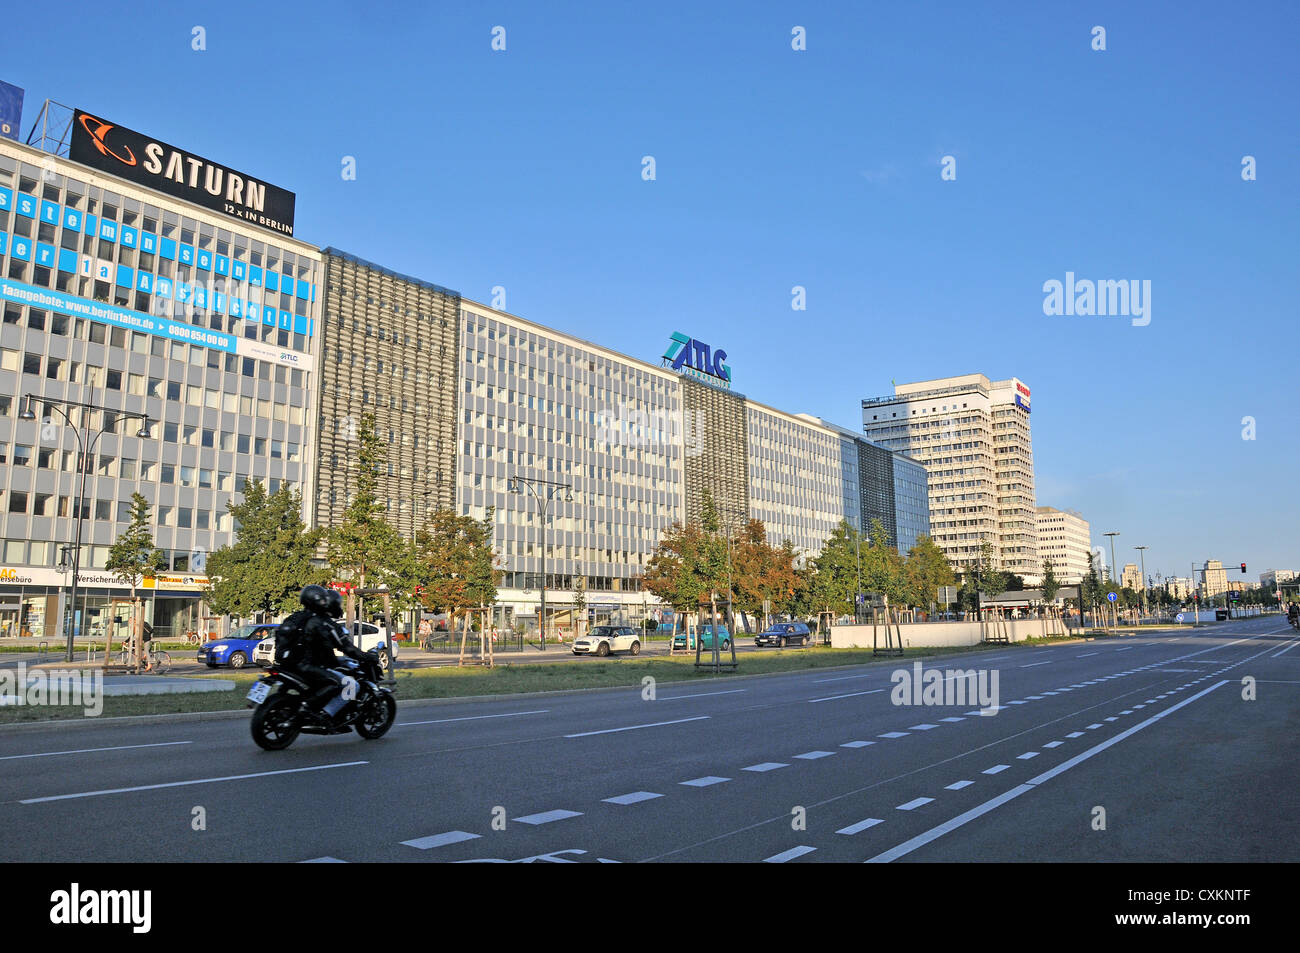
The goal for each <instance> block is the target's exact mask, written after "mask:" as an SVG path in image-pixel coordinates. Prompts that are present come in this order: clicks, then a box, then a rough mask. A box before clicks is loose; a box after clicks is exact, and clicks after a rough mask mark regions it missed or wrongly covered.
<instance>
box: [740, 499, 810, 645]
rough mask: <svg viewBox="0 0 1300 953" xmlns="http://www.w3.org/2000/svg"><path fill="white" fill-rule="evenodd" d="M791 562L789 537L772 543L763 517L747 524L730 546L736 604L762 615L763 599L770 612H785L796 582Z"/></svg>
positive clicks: (746, 610) (792, 561)
mask: <svg viewBox="0 0 1300 953" xmlns="http://www.w3.org/2000/svg"><path fill="white" fill-rule="evenodd" d="M794 561H795V551H794V546H793V545H792V544H791V543H790V541H789V540H786V542H785V543H784V544H783V545H782V546H780V547H776V546H773V545H771V544H770V543H769V542H768V541H767V529H766V528H765V527H764V526H763V522H762V520H750V521H749V522H748V523H746V524H745V527H744V528H743V529H742V530H741V532H740V536H739V537H738V538H737V539H736V541H735V542H734V543H733V544H732V547H731V584H732V589H733V590H734V592H735V600H736V607H737V608H738V609H739V610H740V611H741V612H744V613H746V614H747V615H749V616H754V617H758V616H761V615H762V614H763V604H764V603H765V602H766V603H768V604H770V605H771V607H772V611H775V612H782V611H788V606H789V604H790V602H791V599H792V597H793V596H794V588H795V586H796V584H797V582H798V579H797V577H796V575H795V569H794ZM764 621H766V620H764Z"/></svg>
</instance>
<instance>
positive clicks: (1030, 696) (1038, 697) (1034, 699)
mask: <svg viewBox="0 0 1300 953" xmlns="http://www.w3.org/2000/svg"><path fill="white" fill-rule="evenodd" d="M1025 697H1026V698H1028V699H1029V700H1030V701H1035V702H1036V701H1040V700H1041V699H1042V697H1043V696H1042V695H1026V696H1025Z"/></svg>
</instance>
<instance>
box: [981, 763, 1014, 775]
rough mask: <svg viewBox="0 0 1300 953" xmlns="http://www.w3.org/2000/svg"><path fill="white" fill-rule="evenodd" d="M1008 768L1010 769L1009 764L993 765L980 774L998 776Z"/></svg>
mask: <svg viewBox="0 0 1300 953" xmlns="http://www.w3.org/2000/svg"><path fill="white" fill-rule="evenodd" d="M1009 767H1011V765H1009V764H995V765H993V767H991V768H985V769H984V770H983V771H981V772H980V774H1000V773H1002V772H1003V771H1005V770H1006V769H1007V768H1009Z"/></svg>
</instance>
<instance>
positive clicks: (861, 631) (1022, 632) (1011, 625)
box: [831, 619, 1064, 649]
mask: <svg viewBox="0 0 1300 953" xmlns="http://www.w3.org/2000/svg"><path fill="white" fill-rule="evenodd" d="M1005 625H1006V628H1007V629H1008V630H1009V631H1010V634H1011V641H1013V642H1022V641H1024V640H1025V639H1030V638H1042V636H1043V634H1044V628H1043V625H1044V623H1043V622H1042V621H1040V620H1038V619H1016V620H1013V621H1009V622H1007V623H1005ZM1047 626H1048V628H1047V630H1046V632H1047V634H1048V635H1063V634H1064V632H1063V630H1062V629H1061V627H1060V625H1059V624H1057V623H1055V622H1052V621H1049V622H1047ZM898 628H899V629H901V630H902V633H903V648H936V647H941V646H968V645H979V643H980V641H981V640H982V639H983V638H984V635H985V633H986V631H987V633H988V634H989V635H991V634H993V624H992V623H986V624H985V625H984V627H983V628H981V627H980V624H979V623H978V622H916V623H910V622H904V623H903V624H901V625H900V626H898ZM874 631H875V633H877V634H878V638H879V642H880V645H881V646H882V647H883V646H884V644H885V627H884V625H881V626H879V627H878V628H876V629H875V630H874ZM872 638H873V629H872V626H869V625H837V626H834V627H832V628H831V646H832V647H833V648H837V649H852V648H865V649H869V648H871V647H872Z"/></svg>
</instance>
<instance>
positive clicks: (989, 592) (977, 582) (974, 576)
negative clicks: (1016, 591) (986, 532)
mask: <svg viewBox="0 0 1300 953" xmlns="http://www.w3.org/2000/svg"><path fill="white" fill-rule="evenodd" d="M994 561H995V560H994V555H993V544H992V543H990V542H989V541H988V540H985V541H984V542H982V543H980V554H979V557H978V558H977V559H976V560H975V562H973V563H968V564H967V566H966V572H965V574H964V576H963V579H962V588H961V595H960V599H961V601H962V603H963V604H965V605H969V606H970V607H971V608H972V609H974V610H975V611H976V612H978V611H979V608H980V593H983V594H984V595H986V596H989V597H990V598H992V597H993V596H998V595H1001V594H1002V593H1004V592H1006V591H1007V584H1008V582H1009V579H1008V574H1007V573H1005V572H1002V571H1001V570H999V569H996V568H995V567H994V565H993V564H994Z"/></svg>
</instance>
